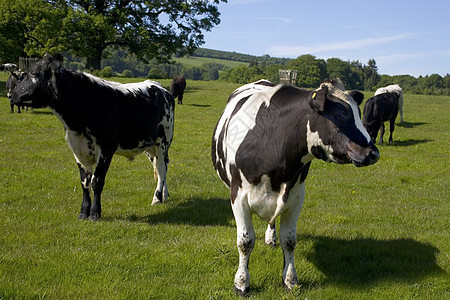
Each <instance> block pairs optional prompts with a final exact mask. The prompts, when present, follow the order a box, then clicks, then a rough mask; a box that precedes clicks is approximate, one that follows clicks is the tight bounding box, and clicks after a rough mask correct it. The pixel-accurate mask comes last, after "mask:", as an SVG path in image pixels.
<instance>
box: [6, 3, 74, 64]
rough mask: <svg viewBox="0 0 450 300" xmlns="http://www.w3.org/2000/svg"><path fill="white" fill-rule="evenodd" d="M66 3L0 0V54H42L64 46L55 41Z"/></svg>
mask: <svg viewBox="0 0 450 300" xmlns="http://www.w3.org/2000/svg"><path fill="white" fill-rule="evenodd" d="M65 15H66V9H65V7H61V6H60V5H59V4H58V3H55V2H52V1H46V0H0V58H1V59H2V60H3V61H9V62H17V61H18V57H19V56H27V55H28V56H33V55H42V54H44V53H45V52H56V51H61V50H64V49H65V48H64V47H63V46H62V45H60V44H59V43H58V36H59V33H60V31H61V20H62V19H63V18H64V17H65Z"/></svg>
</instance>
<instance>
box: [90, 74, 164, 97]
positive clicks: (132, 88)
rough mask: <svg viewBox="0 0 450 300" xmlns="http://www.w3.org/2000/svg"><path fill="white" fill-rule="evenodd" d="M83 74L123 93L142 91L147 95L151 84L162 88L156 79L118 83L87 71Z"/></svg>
mask: <svg viewBox="0 0 450 300" xmlns="http://www.w3.org/2000/svg"><path fill="white" fill-rule="evenodd" d="M83 74H84V75H86V76H87V77H88V78H89V79H90V80H91V81H93V82H95V83H97V84H99V85H103V86H108V87H111V88H113V89H116V90H119V91H121V92H122V93H124V94H130V93H131V94H138V93H142V94H144V95H146V96H148V91H147V88H150V87H152V86H156V87H157V88H159V89H160V90H161V91H163V90H164V88H163V86H162V85H161V84H160V83H159V82H156V81H151V80H145V81H143V82H135V83H125V84H123V83H120V82H115V81H108V80H104V79H102V78H98V77H96V76H94V75H92V74H89V73H83Z"/></svg>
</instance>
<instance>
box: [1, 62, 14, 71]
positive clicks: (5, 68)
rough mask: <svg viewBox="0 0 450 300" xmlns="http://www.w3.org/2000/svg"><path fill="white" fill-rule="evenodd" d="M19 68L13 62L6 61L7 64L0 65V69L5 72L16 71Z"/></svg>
mask: <svg viewBox="0 0 450 300" xmlns="http://www.w3.org/2000/svg"><path fill="white" fill-rule="evenodd" d="M17 70H18V68H17V65H16V64H13V63H6V64H2V65H0V71H3V72H14V71H17Z"/></svg>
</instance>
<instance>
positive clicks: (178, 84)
mask: <svg viewBox="0 0 450 300" xmlns="http://www.w3.org/2000/svg"><path fill="white" fill-rule="evenodd" d="M185 89H186V79H184V77H183V76H176V77H175V78H174V79H173V80H172V83H171V84H170V93H171V94H172V96H173V98H177V97H178V104H183V95H184V90H185Z"/></svg>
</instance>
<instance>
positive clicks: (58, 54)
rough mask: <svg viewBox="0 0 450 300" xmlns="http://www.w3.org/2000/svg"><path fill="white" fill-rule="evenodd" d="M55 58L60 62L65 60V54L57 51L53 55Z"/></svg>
mask: <svg viewBox="0 0 450 300" xmlns="http://www.w3.org/2000/svg"><path fill="white" fill-rule="evenodd" d="M53 59H55V60H58V61H60V62H64V56H63V55H62V54H61V53H55V54H54V55H53Z"/></svg>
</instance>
